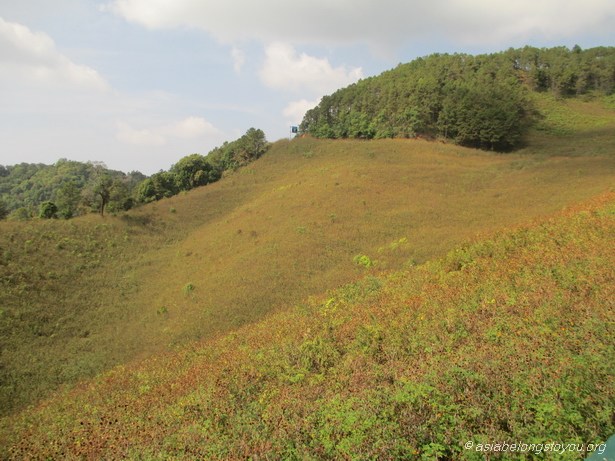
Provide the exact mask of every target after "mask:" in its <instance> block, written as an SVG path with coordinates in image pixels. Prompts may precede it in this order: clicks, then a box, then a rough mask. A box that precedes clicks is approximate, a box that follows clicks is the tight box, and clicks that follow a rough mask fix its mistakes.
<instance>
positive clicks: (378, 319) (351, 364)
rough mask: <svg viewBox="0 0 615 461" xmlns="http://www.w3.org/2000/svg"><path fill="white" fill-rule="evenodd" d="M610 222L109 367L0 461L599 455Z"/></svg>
mask: <svg viewBox="0 0 615 461" xmlns="http://www.w3.org/2000/svg"><path fill="white" fill-rule="evenodd" d="M614 220H615V194H613V193H610V194H605V195H603V196H601V197H598V198H597V199H594V200H592V201H591V202H588V203H586V204H584V205H583V206H578V207H576V208H575V209H571V210H568V211H566V212H565V213H562V214H560V215H558V216H556V217H554V218H552V219H549V220H544V221H541V222H539V223H537V224H534V225H531V226H527V227H526V226H521V227H518V228H517V229H516V230H513V231H507V232H501V233H499V234H498V235H497V236H495V237H494V238H492V239H489V240H483V241H479V242H477V243H475V244H473V245H469V246H459V247H457V248H456V249H454V250H453V251H450V252H449V253H448V254H447V255H446V256H445V257H443V258H438V259H436V260H434V261H433V262H429V263H426V264H424V265H420V266H416V267H411V268H408V269H407V270H404V271H399V272H394V273H391V274H389V275H375V274H370V275H366V276H364V277H363V278H361V280H360V281H358V282H355V283H352V284H349V285H346V286H344V287H342V288H339V289H337V290H333V291H329V292H328V293H327V294H326V295H322V296H316V297H312V298H310V299H309V300H307V301H305V302H302V303H300V304H297V305H296V306H295V307H293V308H290V309H286V310H284V311H283V312H279V313H277V314H275V315H272V316H270V317H268V318H266V319H265V320H263V321H261V322H258V323H255V324H252V325H249V326H245V327H242V328H240V329H238V330H236V331H235V332H233V333H231V334H229V335H226V336H224V337H221V338H219V339H215V340H208V341H205V342H202V343H198V344H194V345H192V346H189V347H185V348H182V349H180V350H179V351H177V352H176V353H172V354H171V353H168V354H161V355H157V356H155V357H152V358H150V359H148V360H145V361H142V362H139V363H131V364H127V365H125V366H121V367H118V368H116V369H114V370H112V371H110V372H108V373H106V374H103V375H100V376H99V377H97V378H96V379H94V380H92V381H87V382H84V383H83V384H81V385H79V386H77V387H76V388H74V389H72V390H67V391H64V392H62V393H60V394H58V395H56V397H55V398H54V399H53V400H51V401H49V402H47V403H43V404H41V405H39V406H38V407H36V408H33V409H32V410H29V411H26V412H24V413H22V414H21V415H20V416H18V417H16V418H14V419H12V420H11V421H10V422H9V421H8V420H5V421H4V422H3V430H2V433H1V434H2V435H0V446H3V447H5V450H4V452H3V453H2V454H3V456H7V457H8V458H10V459H22V457H24V456H26V457H28V456H29V457H35V458H40V459H47V458H49V459H55V458H62V459H109V460H111V459H135V460H137V459H161V460H162V459H247V458H248V457H250V459H302V460H304V459H314V460H316V459H319V460H320V459H357V460H359V459H425V460H427V459H436V458H437V459H468V460H478V459H484V458H483V456H484V455H483V454H482V453H480V452H477V451H475V450H467V449H465V448H464V446H465V444H466V443H467V442H472V443H474V446H477V445H478V444H480V443H493V442H495V441H508V442H509V443H512V442H522V443H528V444H529V443H536V444H542V443H548V442H553V441H565V442H566V443H575V444H576V443H578V444H587V443H594V444H598V443H601V442H603V441H604V440H606V438H607V437H608V436H610V435H611V434H612V433H613V431H614V430H615V426H614V425H613V419H612V416H613V414H614V411H615V406H614V402H615V393H614V392H615V389H614V388H613V386H612V385H611V383H612V381H613V378H614V376H613V370H615V350H614V347H613V342H612V338H613V335H614V334H615V330H614V329H613V327H614V324H613V321H612V319H613V310H614V308H615V304H614V301H613V300H615V283H614V281H615V280H614V279H615V272H614V265H613V258H612V242H613V238H614V237H615V234H614V229H615V222H614ZM543 455H544V453H543V454H540V453H534V454H532V453H525V454H523V455H520V454H519V453H509V454H506V455H504V456H503V459H543V458H542V456H543ZM582 456H583V454H582V453H577V452H564V453H563V454H562V455H561V456H559V457H558V458H557V459H564V460H565V459H579V457H582Z"/></svg>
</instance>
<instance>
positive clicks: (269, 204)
mask: <svg viewBox="0 0 615 461" xmlns="http://www.w3.org/2000/svg"><path fill="white" fill-rule="evenodd" d="M543 103H544V104H545V114H546V116H545V119H544V122H543V125H542V128H541V130H540V131H536V133H534V134H533V135H532V138H531V139H529V141H528V147H527V148H525V149H524V150H523V151H521V152H519V153H515V154H507V155H493V154H489V153H484V152H479V151H476V150H472V149H467V148H461V147H457V146H452V145H446V144H440V143H432V142H427V141H422V140H380V141H373V142H363V141H351V140H346V141H328V140H315V139H309V138H306V139H296V140H293V141H292V142H289V141H279V142H277V143H275V144H274V145H273V146H272V148H271V150H270V152H269V153H268V154H266V155H265V156H263V157H262V158H260V159H259V160H257V161H256V162H254V163H253V164H251V165H250V166H248V167H245V168H243V169H240V170H238V171H237V172H236V173H235V174H233V175H230V176H228V177H226V178H224V179H222V180H221V181H220V182H218V183H215V184H211V185H208V186H206V187H203V188H199V189H196V190H193V191H191V192H190V193H185V194H180V195H178V196H176V197H173V198H171V199H164V200H161V201H159V202H156V203H154V204H151V205H148V206H144V207H142V208H140V209H138V210H132V211H130V212H129V213H126V214H122V215H119V216H117V217H112V216H108V217H106V218H104V219H101V218H100V217H99V216H87V217H83V218H79V219H75V220H72V221H70V222H65V221H55V220H54V221H33V222H29V223H9V222H3V223H0V230H1V232H0V282H1V284H2V285H1V286H2V290H0V346H1V351H2V352H1V356H0V360H1V363H0V365H1V367H0V408H1V410H2V413H3V414H8V413H10V412H11V411H13V410H15V409H19V408H22V407H23V406H24V405H26V404H28V403H32V402H35V401H37V400H38V399H40V398H41V397H43V396H45V395H48V394H49V393H50V392H52V391H53V390H54V389H56V388H57V387H58V386H59V385H62V384H66V383H72V382H75V381H76V380H79V379H81V378H83V377H87V376H93V375H95V374H96V373H98V372H100V371H101V370H104V369H107V368H109V367H111V366H113V365H116V364H119V363H123V362H125V361H127V360H130V359H132V358H135V357H139V356H140V357H144V356H148V355H150V354H153V353H158V352H161V351H164V350H169V349H173V348H175V347H177V346H178V345H182V344H185V343H186V342H188V341H191V340H197V339H201V338H208V337H212V336H216V335H220V334H224V333H225V332H228V331H229V330H232V329H234V328H236V327H238V326H241V325H244V324H246V323H249V322H253V321H257V320H259V319H261V318H262V317H263V316H265V315H267V314H269V313H271V312H274V311H276V310H279V309H287V308H288V307H289V306H292V305H293V304H296V303H299V302H301V300H303V299H305V298H306V297H308V296H310V295H312V294H314V293H322V292H324V291H325V290H327V289H330V288H333V287H337V286H340V285H342V284H344V283H348V282H351V281H353V280H355V279H356V278H357V277H359V276H362V275H364V274H365V273H370V272H378V271H381V270H389V269H400V268H402V267H405V266H409V265H411V264H414V263H421V262H423V261H426V260H429V259H432V258H433V257H437V256H440V255H443V254H445V253H446V252H447V251H448V250H449V249H450V248H452V247H453V246H454V245H456V244H458V243H460V242H462V241H465V240H467V239H471V238H475V236H476V235H477V234H479V233H483V234H484V233H490V232H493V231H495V230H498V229H502V228H505V227H507V226H510V225H512V224H516V223H522V222H527V221H528V220H530V219H532V218H534V217H537V216H541V215H545V214H548V213H552V212H554V211H557V210H560V209H561V208H562V207H564V206H566V205H567V204H570V203H573V202H577V201H579V200H583V199H586V198H587V197H590V196H592V195H595V194H597V193H600V192H602V191H604V190H607V189H609V188H610V187H612V186H613V178H614V177H615V157H614V155H613V153H614V152H615V145H614V142H615V141H614V139H615V136H612V133H613V132H615V117H613V109H612V108H611V107H609V106H605V105H604V103H603V102H602V101H593V102H592V101H589V102H587V103H585V102H583V103H581V102H579V101H572V102H565V103H562V102H558V101H549V100H544V101H543ZM566 120H574V123H573V124H570V125H566V122H565V121H566ZM563 130H567V131H566V132H563ZM597 133H599V134H600V135H599V136H598V135H597ZM609 133H610V135H609ZM533 146H534V147H533Z"/></svg>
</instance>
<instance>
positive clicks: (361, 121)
mask: <svg viewBox="0 0 615 461" xmlns="http://www.w3.org/2000/svg"><path fill="white" fill-rule="evenodd" d="M614 89H615V47H599V48H592V49H588V50H582V49H581V48H580V47H578V46H575V47H574V48H573V49H568V48H565V47H558V48H549V49H538V48H533V47H525V48H521V49H510V50H508V51H504V52H501V53H494V54H486V55H477V56H472V55H468V54H453V55H449V54H435V55H431V56H427V57H425V58H419V59H416V60H414V61H412V62H410V63H408V64H400V65H399V66H397V67H396V68H395V69H393V70H390V71H388V72H384V73H383V74H381V75H379V76H377V77H372V78H367V79H365V80H362V81H359V82H358V83H355V84H353V85H350V86H348V87H346V88H343V89H340V90H338V91H336V92H335V93H333V94H332V95H330V96H325V97H323V98H322V100H321V102H320V104H319V105H318V106H317V107H315V108H314V109H311V110H310V111H308V112H307V113H306V115H305V117H304V119H303V121H302V123H301V126H300V128H301V131H302V132H303V133H307V134H310V135H312V136H316V137H321V138H363V139H372V138H375V139H378V138H395V137H405V138H408V137H416V136H426V137H432V138H440V139H445V140H451V141H454V142H456V143H458V144H461V145H465V146H471V147H480V148H483V149H492V150H510V149H513V148H516V147H518V146H520V145H521V144H522V142H523V136H524V135H525V134H526V133H527V130H528V129H529V127H530V126H531V125H532V124H533V123H534V122H535V121H536V112H535V108H534V106H533V104H532V98H530V97H529V92H542V93H550V94H553V95H554V96H556V97H560V98H566V97H573V96H582V95H592V94H600V95H608V94H611V93H612V92H613V90H614Z"/></svg>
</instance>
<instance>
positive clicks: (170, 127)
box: [116, 117, 223, 146]
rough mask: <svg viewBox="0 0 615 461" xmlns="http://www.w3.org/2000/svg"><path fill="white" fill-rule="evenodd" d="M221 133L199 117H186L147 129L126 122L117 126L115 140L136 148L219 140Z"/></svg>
mask: <svg viewBox="0 0 615 461" xmlns="http://www.w3.org/2000/svg"><path fill="white" fill-rule="evenodd" d="M222 135H223V133H222V132H221V131H220V130H219V129H217V128H216V127H214V126H213V125H212V124H211V123H210V122H208V121H207V120H205V119H204V118H201V117H187V118H185V119H183V120H180V121H177V122H171V123H167V124H163V125H156V126H152V127H149V128H134V127H133V126H131V125H129V124H128V123H126V122H120V123H118V125H117V132H116V138H117V139H118V140H119V141H121V142H124V143H126V144H132V145H136V146H162V145H165V144H167V143H168V142H169V141H171V140H190V139H198V138H201V137H206V136H208V137H213V138H220V137H222Z"/></svg>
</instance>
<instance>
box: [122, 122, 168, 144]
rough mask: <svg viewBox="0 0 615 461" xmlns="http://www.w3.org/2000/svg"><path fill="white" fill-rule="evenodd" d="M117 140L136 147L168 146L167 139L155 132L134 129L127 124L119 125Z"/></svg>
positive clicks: (145, 129)
mask: <svg viewBox="0 0 615 461" xmlns="http://www.w3.org/2000/svg"><path fill="white" fill-rule="evenodd" d="M116 138H117V140H118V141H121V142H123V143H126V144H132V145H135V146H162V145H163V144H166V138H165V137H164V136H162V135H161V134H159V133H157V132H156V131H155V130H151V129H147V128H142V129H137V128H133V127H131V126H130V125H128V123H125V122H120V123H118V126H117V134H116Z"/></svg>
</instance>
